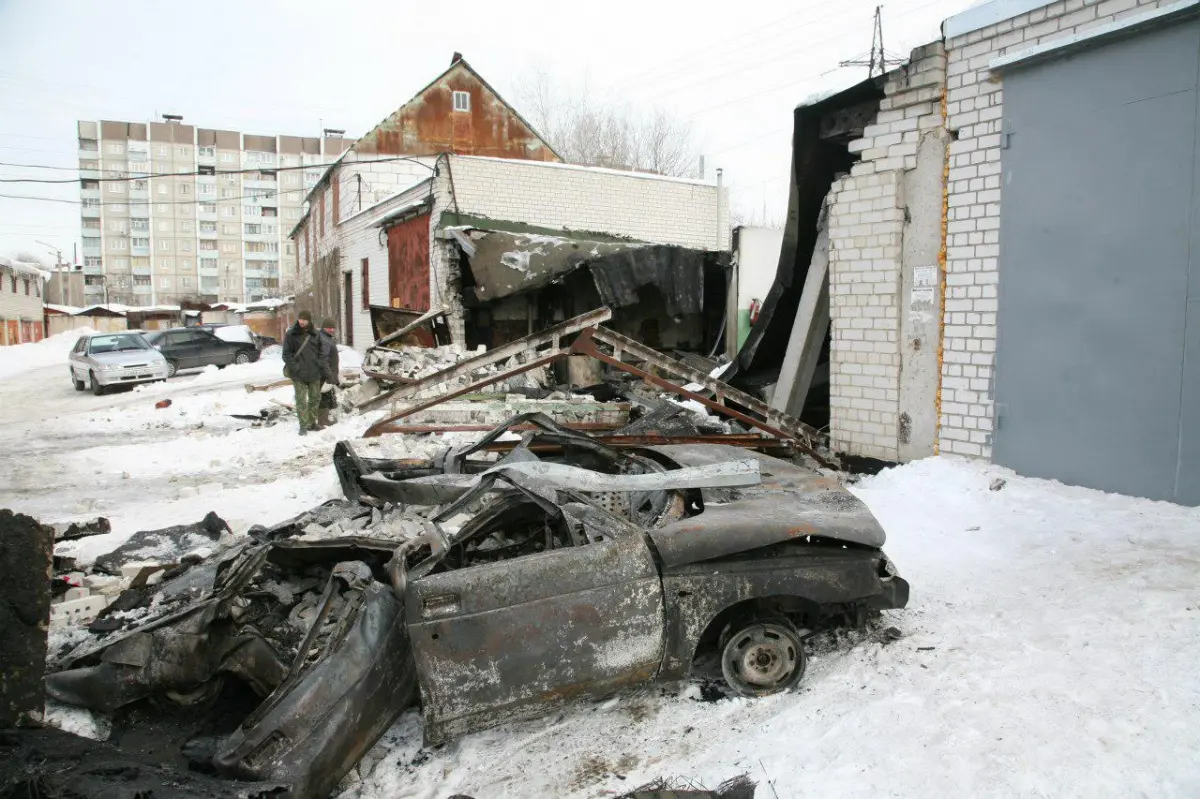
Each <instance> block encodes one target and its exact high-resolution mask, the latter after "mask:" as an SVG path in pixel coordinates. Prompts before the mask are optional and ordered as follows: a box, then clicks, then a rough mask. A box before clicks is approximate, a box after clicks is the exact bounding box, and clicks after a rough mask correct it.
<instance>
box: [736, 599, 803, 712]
mask: <svg viewBox="0 0 1200 799" xmlns="http://www.w3.org/2000/svg"><path fill="white" fill-rule="evenodd" d="M806 665H807V658H806V657H805V655H804V642H803V641H802V640H801V639H800V634H799V633H798V632H796V628H795V627H794V626H793V625H792V624H791V622H789V621H787V620H786V619H781V618H770V619H757V620H748V621H746V622H744V623H742V624H740V625H738V626H737V628H736V629H735V630H734V631H733V632H732V634H731V635H729V638H728V640H727V642H726V643H725V645H724V647H722V649H721V672H722V673H723V674H724V676H725V682H726V683H727V684H728V685H729V687H730V689H731V690H732V691H733V692H734V693H736V694H738V695H739V696H748V697H755V696H769V695H771V694H777V693H781V692H783V691H787V690H790V689H791V688H793V687H795V685H796V684H797V683H798V682H800V679H801V678H802V677H803V676H804V668H805V666H806Z"/></svg>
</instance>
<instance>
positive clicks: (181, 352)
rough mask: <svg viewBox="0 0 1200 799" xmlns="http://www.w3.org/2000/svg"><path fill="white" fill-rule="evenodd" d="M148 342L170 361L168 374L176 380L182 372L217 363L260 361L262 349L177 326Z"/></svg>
mask: <svg viewBox="0 0 1200 799" xmlns="http://www.w3.org/2000/svg"><path fill="white" fill-rule="evenodd" d="M146 340H147V341H149V342H150V344H151V345H152V346H153V347H154V348H155V349H156V350H158V351H159V352H161V353H162V354H163V357H165V358H166V359H167V374H168V376H170V377H174V376H175V373H176V372H178V371H179V370H180V369H195V368H198V367H201V366H208V365H209V364H213V365H215V366H219V367H222V368H224V367H226V366H228V365H229V364H231V363H238V364H241V363H252V362H254V361H257V360H258V356H259V349H258V347H256V346H255V345H254V344H252V343H250V342H245V341H224V340H222V339H221V338H219V337H217V336H216V335H215V334H214V333H213V332H212V331H211V330H208V329H205V328H201V327H176V328H172V329H171V330H157V331H155V332H153V333H147V334H146Z"/></svg>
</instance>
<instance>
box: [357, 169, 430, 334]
mask: <svg viewBox="0 0 1200 799" xmlns="http://www.w3.org/2000/svg"><path fill="white" fill-rule="evenodd" d="M428 191H429V190H428V188H427V187H426V186H420V187H417V188H413V189H412V190H410V191H407V192H404V193H403V194H399V195H397V196H395V197H392V198H390V199H387V200H385V201H384V202H381V203H377V204H375V205H373V206H371V207H370V208H367V209H366V210H364V211H363V212H361V213H358V214H355V215H353V216H351V217H350V218H349V219H346V220H345V221H344V222H342V223H341V224H340V225H338V230H337V237H338V239H339V240H340V241H341V247H340V252H341V266H342V272H343V273H345V272H350V274H351V280H352V281H353V286H352V289H351V290H352V291H353V292H354V296H353V302H354V303H355V305H354V308H355V313H354V348H355V349H356V350H359V351H360V352H361V351H363V350H366V349H367V347H369V346H371V344H372V343H373V342H374V339H375V336H374V332H373V331H372V329H371V313H370V311H368V310H364V309H363V308H362V261H363V259H364V258H366V259H367V261H368V268H369V273H370V276H369V278H368V291H369V292H370V293H369V301H370V303H371V304H372V305H388V304H389V303H390V297H389V292H388V248H387V237H386V235H384V234H383V231H382V229H381V228H378V227H376V225H377V224H378V223H379V221H380V220H381V219H383V218H384V217H386V216H388V215H389V214H391V213H393V212H395V211H398V210H400V209H402V208H405V207H407V206H409V205H412V204H414V203H418V202H420V201H421V200H423V199H424V198H425V197H426V196H428ZM338 324H339V325H341V324H344V322H343V321H342V320H341V319H339V320H338ZM344 340H345V337H344V336H343V341H344Z"/></svg>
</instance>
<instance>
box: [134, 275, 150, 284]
mask: <svg viewBox="0 0 1200 799" xmlns="http://www.w3.org/2000/svg"><path fill="white" fill-rule="evenodd" d="M133 285H135V286H149V285H150V278H148V277H145V276H144V275H134V277H133Z"/></svg>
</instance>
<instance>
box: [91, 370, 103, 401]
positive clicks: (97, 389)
mask: <svg viewBox="0 0 1200 799" xmlns="http://www.w3.org/2000/svg"><path fill="white" fill-rule="evenodd" d="M88 382H89V383H91V384H92V393H93V394H95V395H96V396H97V397H99V396H100V395H101V394H103V393H104V386H102V385H100V384H99V383H98V382H96V373H95V372H88Z"/></svg>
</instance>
